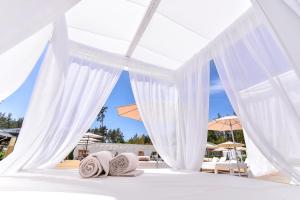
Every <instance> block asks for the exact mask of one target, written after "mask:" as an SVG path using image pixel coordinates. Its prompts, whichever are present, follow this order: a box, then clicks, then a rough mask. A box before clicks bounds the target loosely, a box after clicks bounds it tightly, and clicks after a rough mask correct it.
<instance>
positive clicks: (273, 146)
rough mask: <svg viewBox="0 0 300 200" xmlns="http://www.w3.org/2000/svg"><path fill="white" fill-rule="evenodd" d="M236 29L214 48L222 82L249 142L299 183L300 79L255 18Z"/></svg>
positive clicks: (242, 21)
mask: <svg viewBox="0 0 300 200" xmlns="http://www.w3.org/2000/svg"><path fill="white" fill-rule="evenodd" d="M236 25H237V26H235V27H236V28H235V27H232V28H231V29H229V30H228V31H227V32H225V33H224V34H223V36H222V37H220V38H219V39H218V40H217V41H216V43H215V44H216V45H215V47H216V52H217V54H216V57H215V58H214V61H215V63H216V66H217V70H218V72H219V75H220V79H221V81H222V83H223V84H224V88H225V90H226V93H227V95H228V96H229V99H230V101H231V103H232V105H233V107H234V109H235V111H236V112H237V113H238V115H239V118H240V119H241V121H242V124H243V127H244V129H245V130H246V132H247V135H248V136H249V138H250V139H251V140H252V141H253V142H254V143H255V145H256V146H257V148H258V149H259V150H260V151H261V152H262V154H263V155H264V156H265V157H266V158H267V159H268V160H269V161H270V162H271V164H272V165H274V166H275V167H277V168H278V169H280V170H282V171H283V172H285V173H287V174H288V175H290V176H291V177H294V178H295V179H296V180H298V181H299V180H300V174H299V171H298V170H297V167H298V166H299V164H300V162H299V161H300V154H299V152H300V145H299V143H300V134H299V130H300V118H299V116H300V79H299V77H298V76H297V75H296V73H295V69H294V66H292V65H291V64H290V62H289V60H288V59H287V57H286V55H285V53H284V52H283V51H282V50H281V47H280V46H279V45H278V44H277V42H276V41H275V39H273V38H274V37H273V35H272V34H271V33H270V31H269V30H268V29H267V27H266V26H265V25H264V24H262V23H260V18H259V17H258V16H256V15H255V13H253V14H252V15H249V16H248V17H247V18H244V19H243V20H241V21H239V22H238V23H237V24H236ZM252 164H256V165H257V166H259V165H262V164H263V163H259V162H256V163H252Z"/></svg>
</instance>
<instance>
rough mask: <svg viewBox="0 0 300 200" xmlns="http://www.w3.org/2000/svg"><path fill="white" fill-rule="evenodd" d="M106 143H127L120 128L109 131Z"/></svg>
mask: <svg viewBox="0 0 300 200" xmlns="http://www.w3.org/2000/svg"><path fill="white" fill-rule="evenodd" d="M106 141H107V142H109V143H125V140H124V135H123V133H122V132H121V130H120V129H119V128H117V129H110V130H108V132H107V137H106Z"/></svg>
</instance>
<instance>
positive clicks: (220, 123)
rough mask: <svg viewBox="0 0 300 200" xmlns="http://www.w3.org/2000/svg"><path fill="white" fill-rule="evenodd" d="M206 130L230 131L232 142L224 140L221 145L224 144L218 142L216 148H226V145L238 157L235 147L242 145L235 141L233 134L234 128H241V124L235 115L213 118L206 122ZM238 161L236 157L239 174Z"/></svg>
mask: <svg viewBox="0 0 300 200" xmlns="http://www.w3.org/2000/svg"><path fill="white" fill-rule="evenodd" d="M208 130H213V131H223V132H224V131H230V133H231V136H232V143H230V142H227V143H226V142H225V143H222V145H224V146H221V144H219V146H218V145H217V148H218V147H223V148H226V145H227V147H228V148H229V149H230V148H231V149H234V152H235V156H236V158H237V157H238V155H237V152H236V147H242V146H240V145H243V144H240V143H236V142H235V138H234V134H233V131H234V130H242V125H241V123H240V120H239V119H238V118H237V116H226V117H221V118H219V119H215V120H213V121H211V122H209V123H208ZM238 163H239V161H238V159H237V167H238V170H239V175H240V167H239V164H238Z"/></svg>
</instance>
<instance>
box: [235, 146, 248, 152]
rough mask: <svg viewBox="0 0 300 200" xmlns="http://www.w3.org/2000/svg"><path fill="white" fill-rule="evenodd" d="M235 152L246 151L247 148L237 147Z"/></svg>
mask: <svg viewBox="0 0 300 200" xmlns="http://www.w3.org/2000/svg"><path fill="white" fill-rule="evenodd" d="M236 150H238V151H246V150H247V148H246V147H237V148H236Z"/></svg>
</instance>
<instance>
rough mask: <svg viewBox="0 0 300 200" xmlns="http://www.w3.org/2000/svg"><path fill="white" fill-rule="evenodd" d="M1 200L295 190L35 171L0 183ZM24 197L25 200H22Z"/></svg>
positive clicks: (207, 179) (238, 195)
mask: <svg viewBox="0 0 300 200" xmlns="http://www.w3.org/2000/svg"><path fill="white" fill-rule="evenodd" d="M0 194H1V199H2V198H3V199H28V198H29V197H30V199H31V200H35V199H39V200H45V199H53V200H54V199H64V200H67V199H72V200H76V199H81V200H83V199H89V200H90V199H91V200H92V199H101V200H139V199H142V200H161V199H168V200H169V199H170V200H183V199H184V200H194V199H201V200H219V199H222V200H227V199H228V200H235V199H236V200H253V199H265V200H267V199H272V200H282V199H295V197H297V196H300V187H298V186H293V185H287V184H279V183H273V182H266V181H262V180H255V179H250V178H243V177H234V176H229V175H220V174H218V175H216V174H207V173H198V172H185V171H173V170H171V169H146V170H145V173H144V174H143V175H141V176H139V177H106V178H92V179H82V178H80V177H79V175H78V171H77V170H70V169H69V170H61V169H51V170H36V171H28V172H22V173H20V174H19V175H18V176H11V177H1V178H0ZM27 197H28V198H27Z"/></svg>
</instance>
